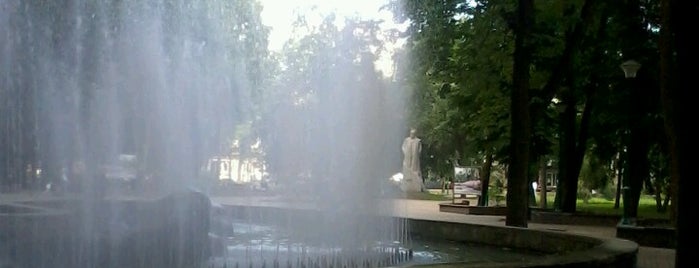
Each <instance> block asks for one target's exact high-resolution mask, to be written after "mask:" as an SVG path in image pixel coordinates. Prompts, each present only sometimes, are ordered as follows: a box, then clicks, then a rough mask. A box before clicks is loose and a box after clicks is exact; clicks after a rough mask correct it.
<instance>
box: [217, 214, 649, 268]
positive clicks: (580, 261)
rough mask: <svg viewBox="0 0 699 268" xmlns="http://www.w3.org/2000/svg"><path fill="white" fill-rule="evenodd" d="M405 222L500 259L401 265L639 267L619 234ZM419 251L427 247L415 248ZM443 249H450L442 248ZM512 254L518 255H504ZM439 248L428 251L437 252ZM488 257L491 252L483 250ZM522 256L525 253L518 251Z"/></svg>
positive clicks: (420, 238)
mask: <svg viewBox="0 0 699 268" xmlns="http://www.w3.org/2000/svg"><path fill="white" fill-rule="evenodd" d="M223 207H224V209H225V211H226V212H227V213H228V215H229V216H230V217H233V218H237V219H244V220H245V221H246V222H248V223H255V224H257V223H259V224H273V223H283V222H296V221H300V222H302V223H301V224H303V223H305V224H308V225H307V226H312V225H311V224H313V221H314V220H317V219H319V218H320V217H322V212H320V211H317V210H313V209H294V208H288V207H285V208H280V207H271V206H249V205H223ZM393 219H394V220H396V221H398V222H404V223H405V225H406V231H407V232H409V233H410V236H411V237H414V238H415V240H416V241H417V243H415V244H425V243H426V244H435V243H436V244H440V243H441V244H444V243H449V244H451V245H458V246H459V247H462V248H464V250H465V251H462V252H461V253H459V252H456V253H455V252H451V253H450V254H464V255H468V250H469V248H471V249H472V250H474V248H473V247H477V248H488V249H492V250H493V251H489V252H492V253H493V254H495V255H494V256H495V257H494V258H481V259H468V258H459V257H455V256H453V255H452V256H451V257H450V258H449V259H448V260H444V259H442V260H433V261H421V262H414V261H413V262H405V263H400V264H399V265H396V266H398V267H445V268H446V267H596V268H598V267H636V254H637V252H638V244H636V243H635V242H632V241H628V240H623V239H614V238H608V239H607V238H597V237H588V236H582V235H576V234H570V233H563V232H558V231H549V230H536V229H529V228H517V227H506V226H492V225H479V224H469V223H461V222H448V221H435V220H424V219H412V218H398V217H393ZM412 250H415V252H418V251H420V250H423V251H424V249H412ZM438 252H444V249H439V250H438ZM503 252H504V253H505V254H508V252H509V253H512V255H509V257H508V256H507V255H504V256H506V257H502V258H501V257H498V256H503V255H500V254H503ZM432 253H434V252H427V254H432ZM479 254H480V255H487V254H488V253H479ZM517 254H521V255H519V256H518V255H517Z"/></svg>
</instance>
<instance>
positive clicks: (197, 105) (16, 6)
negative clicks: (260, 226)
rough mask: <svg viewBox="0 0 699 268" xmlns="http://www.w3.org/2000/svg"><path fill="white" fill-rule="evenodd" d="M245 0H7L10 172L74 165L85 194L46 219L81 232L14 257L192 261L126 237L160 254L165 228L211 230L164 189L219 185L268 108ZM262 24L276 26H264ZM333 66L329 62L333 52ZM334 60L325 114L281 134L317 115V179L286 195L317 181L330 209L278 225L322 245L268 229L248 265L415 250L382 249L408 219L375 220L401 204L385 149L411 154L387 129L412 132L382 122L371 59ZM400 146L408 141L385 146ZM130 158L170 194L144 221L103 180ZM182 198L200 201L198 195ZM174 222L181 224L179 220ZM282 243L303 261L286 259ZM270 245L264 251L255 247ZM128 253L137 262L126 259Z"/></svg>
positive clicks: (51, 177) (342, 261)
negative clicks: (254, 117)
mask: <svg viewBox="0 0 699 268" xmlns="http://www.w3.org/2000/svg"><path fill="white" fill-rule="evenodd" d="M237 8H240V7H239V6H233V5H232V4H231V1H166V0H162V1H140V0H109V1H91V0H63V1H38V0H37V1H22V0H6V1H2V2H0V70H1V71H2V72H1V73H0V101H1V102H2V103H1V105H0V109H1V110H0V112H2V119H0V120H2V121H0V122H2V125H0V128H2V130H1V131H2V132H3V134H2V139H1V140H0V146H1V147H2V155H0V160H2V163H1V165H2V167H3V168H5V169H6V170H8V172H7V174H9V176H10V177H9V178H7V180H9V181H16V182H18V184H26V185H28V186H27V187H29V188H32V187H33V188H35V189H36V188H38V189H39V190H41V191H54V190H55V188H56V187H59V186H60V185H61V178H63V177H64V176H66V174H68V175H71V176H70V178H71V180H72V181H71V185H72V186H71V187H74V188H70V189H69V187H68V186H65V185H63V186H61V187H65V189H62V190H63V191H64V192H74V193H76V194H77V196H78V198H77V202H76V203H70V204H62V205H61V206H58V207H61V208H62V209H66V211H69V212H70V213H73V212H75V214H66V215H68V216H65V217H58V218H57V219H60V222H59V220H55V222H52V221H51V220H49V221H48V222H46V221H44V222H43V223H44V224H46V226H52V225H55V226H58V227H56V228H60V227H66V229H51V230H49V231H47V232H48V233H49V234H50V235H48V236H45V235H44V234H43V232H42V234H41V235H38V234H35V235H34V237H30V238H27V237H24V238H20V237H13V238H11V239H13V240H12V242H13V243H17V244H22V242H20V240H23V239H26V240H27V241H34V242H36V243H35V244H31V243H30V244H29V246H28V247H30V248H31V247H32V245H36V244H38V245H43V247H44V248H43V249H37V248H33V249H32V250H31V251H29V252H25V253H19V254H20V255H22V254H25V255H27V254H28V255H30V256H29V257H27V256H24V257H16V256H15V257H16V258H15V259H16V261H17V262H25V263H29V264H31V265H32V266H33V267H52V265H56V264H57V263H64V264H70V265H71V266H74V267H94V266H100V267H118V266H121V265H125V264H127V266H130V267H139V266H148V265H150V266H149V267H152V265H154V264H165V263H167V264H170V265H175V266H176V265H181V266H184V264H191V263H189V262H188V261H187V260H182V259H183V258H189V257H191V255H190V253H191V252H187V253H185V252H184V251H183V250H184V249H188V250H189V251H191V250H192V249H191V248H185V247H184V246H182V247H175V250H176V251H175V255H178V256H165V257H163V258H164V259H163V260H157V261H150V260H147V259H148V258H155V256H158V255H157V254H156V255H153V256H149V255H148V254H149V253H139V252H130V253H128V254H131V255H128V254H127V253H125V252H122V251H124V250H125V249H124V248H123V246H119V245H121V244H118V243H116V242H114V241H115V240H117V239H121V240H124V241H126V242H129V241H130V240H129V241H127V240H128V239H135V240H134V241H130V242H131V243H135V244H131V245H130V246H131V247H132V248H133V251H138V249H143V250H146V251H147V252H150V251H152V250H157V249H158V248H159V247H169V246H170V245H167V244H166V243H167V242H166V241H167V240H164V239H163V237H168V236H170V235H173V234H171V233H162V232H160V230H161V229H163V230H170V231H172V232H176V233H177V232H180V235H182V234H181V232H186V231H183V230H190V229H192V230H197V231H198V230H199V229H201V228H208V220H200V219H197V218H201V217H202V215H207V213H208V211H195V212H192V211H190V210H196V209H197V206H196V205H192V206H190V205H191V204H190V203H186V202H185V203H179V202H177V199H167V197H165V196H169V194H172V193H179V192H182V191H184V190H185V189H196V190H197V191H198V192H203V193H206V192H207V189H208V188H207V187H208V185H207V183H206V182H205V181H203V180H202V179H201V178H202V167H203V166H204V164H205V163H206V160H207V159H208V158H209V157H212V156H214V155H216V154H218V153H220V150H221V149H220V148H221V145H222V144H225V142H226V141H227V140H228V139H230V138H231V136H232V135H233V131H234V129H233V126H234V125H235V124H236V123H240V121H241V120H242V118H245V117H246V116H248V114H247V113H248V112H249V111H250V110H251V109H252V107H253V106H254V104H253V100H252V99H251V96H252V95H254V94H253V93H252V92H254V91H255V90H256V89H257V88H256V86H259V84H256V83H254V81H253V80H254V78H253V77H252V76H251V75H250V73H251V70H253V66H249V65H247V63H249V62H250V61H251V60H250V55H251V54H250V53H251V52H250V51H246V50H245V45H244V42H245V39H246V38H247V37H248V36H247V35H245V33H243V32H236V31H242V30H241V29H240V28H235V27H230V24H232V23H234V22H232V21H231V20H234V19H233V18H232V17H235V18H236V19H240V18H239V17H237V16H233V15H235V14H236V12H237V11H238V10H237ZM243 17H244V16H243ZM251 31H252V33H255V32H254V31H257V30H255V29H253V30H251ZM248 34H249V32H248ZM259 34H260V35H264V33H263V32H262V31H261V30H260V32H259ZM253 56H254V55H253ZM253 61H254V60H253ZM350 62H352V61H350ZM359 62H360V65H361V66H360V68H359V70H364V71H366V70H372V71H373V68H371V66H372V65H371V64H372V63H371V60H370V59H368V58H362V59H360V60H359ZM318 64H320V65H319V66H320V67H319V68H322V58H321V60H319V61H318ZM335 67H336V68H335V69H333V70H334V71H333V73H326V74H325V77H324V78H323V79H322V81H323V86H325V87H326V90H324V91H318V92H308V93H311V94H310V95H309V97H307V98H305V99H304V100H305V101H306V102H307V103H311V104H309V105H308V106H307V107H305V108H303V109H306V110H305V112H306V115H307V117H306V119H308V118H311V119H312V120H310V121H308V120H306V121H303V122H302V121H293V120H292V121H290V122H289V121H288V122H283V124H278V125H275V126H274V127H275V128H278V131H275V132H278V133H277V135H284V131H285V127H286V126H288V125H289V124H292V125H293V124H296V125H298V124H306V123H308V124H311V125H312V126H311V127H309V128H308V129H312V130H313V131H311V132H312V133H311V134H309V135H308V136H307V137H306V139H305V140H304V144H303V145H304V146H306V147H307V148H309V149H307V150H305V151H303V155H297V156H292V157H297V158H299V159H301V160H302V161H303V162H304V167H306V168H307V170H306V171H307V172H304V176H299V177H298V178H296V177H294V179H300V180H301V179H302V180H305V181H304V182H305V184H303V185H304V186H298V184H297V183H294V182H292V181H293V180H292V179H289V180H287V181H286V183H287V185H286V186H288V187H289V188H288V189H289V191H287V192H288V194H289V195H288V196H287V198H292V199H293V198H295V197H297V196H298V195H299V194H298V193H299V192H298V191H304V192H303V194H302V195H303V197H304V198H303V199H304V200H307V201H310V202H311V203H313V204H314V205H315V208H316V209H318V210H319V211H322V212H323V214H322V215H323V217H319V218H314V219H299V218H292V217H290V218H287V219H285V220H283V221H282V222H281V223H279V224H280V225H281V226H282V227H284V228H286V229H287V230H288V233H290V235H293V236H294V237H296V238H299V239H303V241H305V243H309V245H310V244H313V245H315V246H313V248H311V246H308V247H306V246H299V247H297V248H294V245H292V244H281V243H277V244H276V245H274V246H273V250H269V248H265V245H264V244H261V243H258V242H259V241H258V242H256V241H257V240H256V239H258V240H259V239H262V238H250V240H249V241H248V242H247V243H246V246H245V249H244V250H245V251H246V252H247V254H249V256H248V257H246V258H247V259H245V260H240V262H237V261H236V262H235V265H236V266H237V265H241V267H247V265H249V266H253V260H254V263H255V264H254V265H255V266H256V267H257V266H262V267H266V266H267V267H277V266H283V267H287V266H293V267H318V266H323V267H333V266H326V265H320V264H327V263H336V264H337V267H340V266H341V267H375V266H383V265H388V264H395V263H398V262H400V261H403V260H405V259H406V258H408V257H407V256H408V254H409V250H408V249H397V248H396V247H387V246H380V247H375V243H393V242H397V243H403V245H404V243H405V242H406V241H409V235H408V231H407V230H408V226H407V225H406V224H405V223H404V222H398V223H397V222H395V220H393V219H386V218H384V217H374V216H377V215H381V214H382V213H386V209H390V207H389V208H387V207H386V206H382V205H380V204H379V203H378V202H379V200H378V199H377V196H378V194H377V191H378V189H379V187H378V186H377V185H378V184H377V183H376V182H377V181H378V180H382V179H383V177H382V176H384V175H386V174H384V173H382V171H384V170H385V169H386V166H390V165H392V164H393V163H395V161H394V160H395V159H392V157H386V156H387V155H391V154H395V155H398V154H399V150H398V149H397V148H398V147H397V145H396V146H394V144H393V143H392V141H393V140H391V139H385V138H383V137H385V136H387V135H389V134H390V135H393V134H396V133H397V132H395V129H393V131H389V132H386V131H385V130H387V127H386V125H387V122H385V121H384V120H387V119H388V117H385V116H382V115H383V114H382V113H383V111H382V110H381V107H382V105H383V103H382V100H384V99H385V98H386V96H383V95H382V93H381V92H379V91H378V90H370V85H371V83H370V82H366V83H364V84H356V83H354V82H352V81H353V80H352V79H354V78H355V76H357V75H358V74H357V73H356V72H354V73H353V72H350V69H352V68H354V67H356V66H354V67H352V66H350V65H348V66H339V67H338V66H335ZM359 75H360V76H361V75H364V77H368V76H369V75H368V73H364V74H361V73H359ZM368 88H369V89H368ZM297 108H298V107H297ZM388 125H391V126H393V125H394V124H388ZM395 138H397V139H400V138H401V137H395ZM386 144H388V146H386ZM391 146H394V147H395V148H396V149H395V151H387V150H386V148H393V147H391ZM120 155H126V156H129V155H133V156H136V157H137V161H136V163H137V167H136V168H137V169H138V170H139V174H138V176H140V177H142V178H143V180H144V181H146V182H147V183H144V184H143V185H140V186H139V187H140V188H141V190H142V191H143V192H144V193H145V194H144V195H141V196H140V197H141V198H143V199H147V200H155V201H154V202H155V204H156V205H153V206H148V207H147V208H138V209H137V211H138V213H135V214H137V215H136V216H134V215H132V214H133V213H131V212H130V211H131V210H130V209H134V208H133V207H131V203H119V204H118V205H115V204H114V203H113V202H110V201H109V200H113V196H111V193H110V192H109V191H108V190H107V186H106V185H104V184H105V182H104V180H103V179H104V178H103V175H104V174H105V170H107V168H108V167H109V166H110V165H111V164H113V163H115V162H117V161H119V156H120ZM285 157H288V156H287V155H285ZM396 157H398V156H396ZM27 165H34V166H35V167H36V169H37V170H39V169H40V170H41V176H34V177H35V178H34V181H22V180H21V179H19V178H20V177H21V176H22V175H23V174H22V172H24V170H25V166H27ZM32 171H33V169H32ZM389 174H390V173H389ZM296 175H298V174H296ZM292 184H293V185H292ZM66 185H67V184H66ZM282 185H283V184H282ZM294 185H296V186H294ZM51 187H53V188H54V189H51ZM183 198H185V200H189V201H192V200H194V201H193V203H196V202H195V201H197V200H198V199H197V198H199V197H197V196H194V197H192V196H184V197H183ZM137 207H138V206H137ZM66 213H68V212H66ZM61 215H63V214H61ZM138 215H140V216H138ZM139 217H140V218H139ZM163 222H166V223H168V224H169V223H172V226H173V227H171V228H165V227H163V225H164V224H163ZM132 225H139V226H147V227H148V228H151V227H152V226H155V227H152V228H155V229H153V230H151V229H147V230H148V231H149V232H146V233H145V234H146V235H154V234H155V235H156V236H154V237H143V235H144V234H140V233H136V234H134V233H129V232H130V230H131V231H133V228H132V227H133V226H132ZM39 226H41V225H37V228H40V227H39ZM130 227H131V228H132V229H129V228H130ZM71 228H73V229H75V230H74V232H71V231H70V230H72V229H71ZM158 228H160V229H158ZM178 228H179V229H178ZM44 229H46V228H44ZM28 233H31V232H28ZM18 234H19V233H15V234H14V235H18ZM22 234H24V233H22ZM47 237H50V238H47ZM184 237H187V236H186V235H183V236H181V238H184ZM44 239H48V240H50V241H51V242H52V243H54V242H55V243H57V244H50V243H48V244H47V242H45V241H44ZM48 240H47V241H48ZM121 240H120V242H119V243H121V242H124V241H121ZM105 241H106V242H105ZM126 242H124V243H126ZM284 246H286V249H284V248H285V247H284ZM0 249H5V248H0ZM20 249H21V247H20ZM50 249H61V250H63V251H60V250H59V251H56V252H49V251H50ZM7 250H9V249H7ZM40 250H43V251H41V253H39V251H40ZM195 251H196V250H195ZM202 251H203V249H202ZM3 252H5V251H2V252H0V253H3ZM8 252H9V251H8ZM268 252H274V254H287V255H288V254H291V253H294V254H296V256H293V257H290V258H287V259H286V260H285V262H288V263H283V264H280V263H278V261H279V258H275V257H273V256H266V255H265V254H267V253H268ZM341 253H342V254H341ZM33 254H36V255H33ZM144 254H145V255H144ZM255 254H257V256H260V257H259V258H257V257H250V256H251V255H255ZM299 254H300V255H299ZM10 255H11V256H14V255H12V254H10ZM165 255H166V254H165ZM170 255H172V254H170ZM179 255H182V256H179ZM0 256H2V255H0ZM123 256H128V258H131V260H132V262H131V263H127V262H126V261H124V260H119V258H122V257H123ZM194 256H198V255H196V254H195V255H194ZM4 257H7V256H4ZM168 258H169V259H168ZM387 258H388V259H387ZM172 259H174V261H173V260H172ZM293 262H296V263H297V265H292V263H293ZM226 265H229V264H226Z"/></svg>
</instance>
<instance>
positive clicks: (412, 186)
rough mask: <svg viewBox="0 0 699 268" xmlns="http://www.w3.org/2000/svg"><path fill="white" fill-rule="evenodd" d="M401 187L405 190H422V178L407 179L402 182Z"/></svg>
mask: <svg viewBox="0 0 699 268" xmlns="http://www.w3.org/2000/svg"><path fill="white" fill-rule="evenodd" d="M400 189H401V190H402V191H403V192H406V193H408V192H413V193H415V192H422V180H415V179H405V180H403V181H402V182H401V184H400Z"/></svg>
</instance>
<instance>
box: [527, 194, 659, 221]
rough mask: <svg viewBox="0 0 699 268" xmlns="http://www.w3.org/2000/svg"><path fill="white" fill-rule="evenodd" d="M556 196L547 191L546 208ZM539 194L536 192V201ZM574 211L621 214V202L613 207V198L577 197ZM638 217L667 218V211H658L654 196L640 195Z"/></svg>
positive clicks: (550, 206)
mask: <svg viewBox="0 0 699 268" xmlns="http://www.w3.org/2000/svg"><path fill="white" fill-rule="evenodd" d="M555 198H556V196H555V193H548V195H547V196H546V204H547V206H546V207H547V208H552V207H553V202H554V200H555ZM538 200H539V196H538V193H537V202H538ZM576 211H577V212H580V213H590V214H595V215H616V216H621V215H622V214H623V202H621V203H620V204H619V207H618V208H614V199H606V198H601V197H592V198H590V199H589V200H588V201H587V202H584V201H583V200H582V199H578V202H577V204H576ZM638 217H639V218H646V219H669V218H670V216H669V213H668V212H664V213H662V212H658V211H657V209H656V206H655V197H654V196H651V195H642V196H641V200H640V201H639V204H638Z"/></svg>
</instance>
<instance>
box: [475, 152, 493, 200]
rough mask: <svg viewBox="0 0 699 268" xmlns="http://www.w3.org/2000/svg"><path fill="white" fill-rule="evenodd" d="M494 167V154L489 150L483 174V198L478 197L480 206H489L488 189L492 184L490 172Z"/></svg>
mask: <svg viewBox="0 0 699 268" xmlns="http://www.w3.org/2000/svg"><path fill="white" fill-rule="evenodd" d="M492 167H493V154H492V153H490V152H488V153H486V154H485V163H483V172H482V174H481V176H483V177H481V198H479V199H478V206H482V207H485V206H488V198H490V197H489V196H488V190H489V188H490V187H489V185H490V173H491V169H492Z"/></svg>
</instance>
